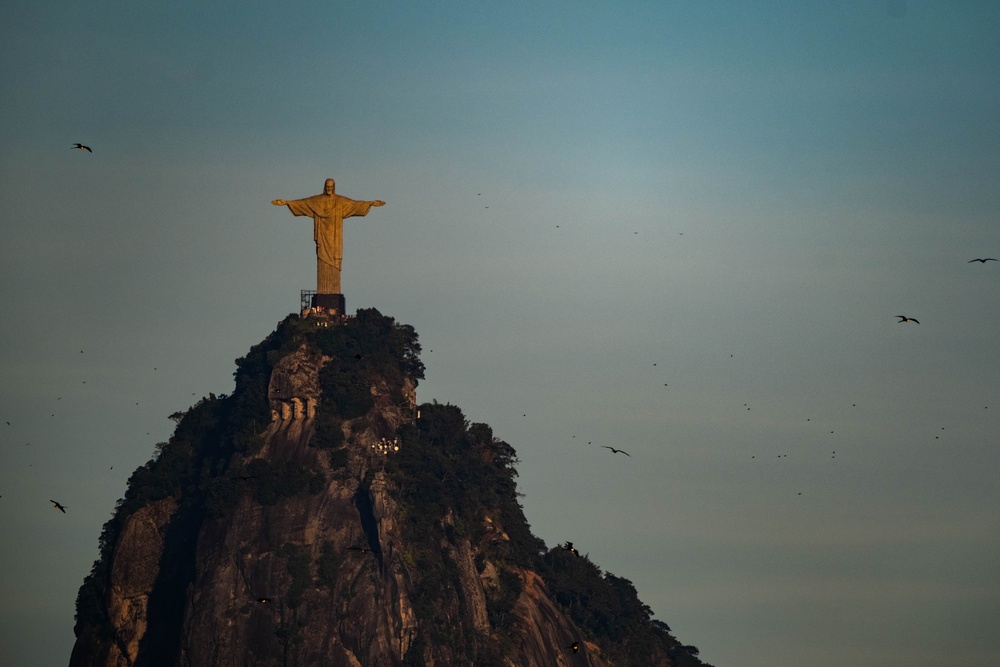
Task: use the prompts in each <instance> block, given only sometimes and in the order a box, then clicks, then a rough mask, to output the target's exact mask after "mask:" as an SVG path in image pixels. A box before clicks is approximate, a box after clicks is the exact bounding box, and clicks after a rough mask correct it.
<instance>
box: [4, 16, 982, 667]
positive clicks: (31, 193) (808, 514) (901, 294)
mask: <svg viewBox="0 0 1000 667" xmlns="http://www.w3.org/2000/svg"><path fill="white" fill-rule="evenodd" d="M487 5H489V6H487ZM751 6H752V7H753V8H752V9H751V8H750V7H751ZM998 27H1000V5H997V4H996V3H993V2H988V1H986V0H983V1H980V2H973V1H971V0H970V1H967V2H944V1H941V2H931V1H927V2H921V1H917V0H911V1H909V2H907V1H906V0H888V1H885V0H870V1H855V2H847V1H837V0H824V1H823V2H801V1H800V0H788V1H786V2H752V3H751V2H735V1H731V2H723V1H717V2H713V1H711V0H708V1H704V2H702V1H695V0H690V1H687V2H671V1H667V0H661V1H655V2H654V1H650V2H631V3H621V2H616V3H611V2H608V3H596V2H579V1H578V2H547V3H546V2H543V3H539V2H503V3H478V2H467V1H465V2H444V1H435V2H416V1H414V2H392V3H388V2H372V1H368V2H364V3H361V2H357V3H344V2H330V3H324V2H284V3H273V2H247V1H244V2H216V3H207V2H193V1H177V2H169V3H168V2H152V1H149V0H132V1H129V2H121V1H115V2H110V1H106V0H105V1H99V0H95V1H91V2H79V3H66V2H59V3H56V2H45V1H41V2H40V1H38V0H32V1H31V2H29V1H27V0H7V1H6V2H4V3H3V4H2V5H0V222H2V225H3V228H2V229H3V243H2V244H0V310H2V312H3V315H4V317H3V327H2V330H0V377H2V378H3V382H2V383H0V433H2V438H0V662H3V664H5V665H18V666H21V665H24V666H28V667H34V666H36V665H37V666H45V667H48V666H50V665H64V664H66V663H67V662H68V660H69V654H70V649H71V647H72V643H73V639H74V638H73V633H72V626H73V612H74V601H75V598H76V593H77V590H78V588H79V586H80V584H81V583H82V581H83V578H84V576H85V575H86V574H87V573H88V572H89V571H90V567H91V564H92V562H93V560H94V559H95V558H96V556H97V542H98V536H99V534H100V529H101V526H102V524H103V523H104V522H105V521H106V520H107V519H108V518H109V517H110V515H111V512H112V510H113V508H114V505H115V501H116V500H117V499H118V498H120V497H121V496H122V494H123V493H124V490H125V482H126V480H127V478H128V476H129V474H130V473H131V472H132V471H133V470H134V469H135V468H136V467H137V466H138V465H141V464H142V463H144V462H145V461H147V460H148V459H149V458H150V457H151V456H152V455H153V453H154V446H155V444H156V443H157V442H161V441H164V440H166V439H167V438H168V437H169V435H170V433H171V432H172V427H173V426H174V424H173V422H171V421H170V420H169V419H168V418H167V417H168V415H170V414H171V413H173V412H175V411H178V410H183V409H186V408H187V407H189V406H190V405H191V404H192V403H194V402H195V401H196V400H198V398H200V397H201V396H204V395H207V394H208V393H210V392H212V393H216V394H220V393H228V392H230V391H232V388H233V380H232V373H233V371H234V370H235V365H234V363H233V360H234V359H236V358H237V357H240V356H243V354H245V353H246V351H247V350H248V349H249V347H250V346H251V345H252V344H255V343H257V342H258V341H260V340H261V339H262V338H264V336H266V335H267V334H268V333H269V332H270V331H271V330H272V328H273V326H274V324H275V323H276V322H277V321H278V320H280V319H282V318H283V317H285V316H286V315H287V314H288V313H290V312H293V311H297V310H298V304H299V290H301V289H312V288H313V287H314V285H315V254H314V249H313V241H312V230H311V227H312V225H311V222H310V221H309V220H307V219H303V218H294V217H292V216H291V215H290V214H289V212H288V211H287V209H284V208H276V207H273V206H271V205H270V204H269V202H270V200H272V199H275V198H285V199H294V198H300V197H306V196H310V195H313V194H317V193H319V192H321V191H322V186H323V180H324V179H325V178H327V177H333V178H335V179H336V180H337V190H338V192H339V193H341V194H344V195H346V196H348V197H352V198H355V199H376V198H378V199H384V200H386V202H387V205H386V206H385V207H384V208H380V209H374V210H373V211H372V212H371V213H370V214H369V216H368V217H367V218H356V219H353V220H348V221H347V222H346V223H345V260H344V274H343V286H344V293H345V295H346V299H347V307H348V310H349V311H350V312H353V311H354V310H355V309H357V308H367V307H375V308H378V309H379V310H380V311H381V312H382V313H384V314H387V315H391V316H393V317H395V318H396V319H397V320H398V321H400V322H403V323H406V324H411V325H413V326H414V327H415V328H416V330H417V331H418V333H419V334H420V337H421V342H422V344H423V347H424V354H423V360H424V362H425V363H426V365H427V378H426V380H425V381H424V382H422V383H421V385H420V387H419V388H418V393H417V397H418V400H419V401H421V402H424V401H430V400H432V399H436V400H438V401H440V402H450V403H455V404H457V405H459V406H460V407H461V408H462V409H463V410H464V412H465V414H466V416H467V418H468V419H469V420H471V421H482V422H486V423H488V424H490V425H491V426H493V428H494V432H495V434H496V435H497V436H498V437H500V438H502V439H504V440H506V441H507V442H509V443H510V444H511V445H513V446H514V447H515V448H516V449H517V451H518V453H519V456H520V459H521V465H520V472H521V477H520V489H521V491H522V492H523V493H524V494H525V495H524V498H523V499H522V501H523V504H524V508H525V512H526V514H527V516H528V519H529V521H530V522H531V525H532V527H533V529H534V532H535V533H536V534H537V535H538V536H539V537H541V538H542V539H544V540H545V541H546V543H548V544H549V545H555V544H556V543H558V542H561V541H564V540H572V541H573V542H574V544H576V546H577V547H578V548H579V549H580V550H581V552H584V553H589V555H590V557H591V558H592V559H593V560H594V561H595V562H596V563H597V564H598V565H600V566H601V567H602V568H604V569H605V570H608V571H610V572H613V573H615V574H617V575H619V576H622V577H626V578H628V579H630V580H631V581H632V582H634V583H635V585H636V588H637V590H638V591H639V595H640V597H641V598H642V600H643V601H644V602H645V603H646V604H648V605H649V606H650V607H651V608H652V609H653V610H654V612H655V613H656V615H657V617H658V618H660V619H662V620H664V621H666V622H667V623H668V624H670V626H671V627H672V628H673V630H674V633H675V634H676V635H677V637H678V638H679V639H680V640H681V641H682V642H684V643H687V644H694V645H697V646H698V647H699V648H700V649H701V657H702V658H703V659H704V660H706V661H708V662H711V663H714V664H715V665H717V666H718V667H735V666H737V665H739V666H740V667H800V666H802V665H809V666H811V667H833V666H834V665H837V666H839V665H843V664H855V665H878V666H880V667H897V666H898V667H902V666H904V665H905V666H906V667H930V666H931V665H934V666H937V665H942V664H955V665H958V664H960V665H963V666H966V667H978V666H984V667H985V666H990V667H992V666H995V665H997V664H1000V633H998V632H997V630H996V627H995V626H996V621H997V619H998V618H1000V484H997V481H996V476H997V470H998V464H1000V437H998V436H997V433H998V427H1000V382H998V377H1000V262H995V263H994V262H988V263H985V264H981V263H978V262H977V263H971V264H970V263H969V260H970V259H973V258H976V257H984V258H985V257H998V258H1000V229H998V226H997V211H998V209H1000V187H998V176H1000V125H998V109H1000V39H998V38H997V30H998ZM75 142H82V143H84V144H87V145H89V146H91V147H92V148H93V153H92V154H91V153H87V152H84V151H78V150H70V146H71V145H72V144H73V143H75ZM896 315H906V316H909V317H914V318H916V319H918V320H919V321H920V324H913V323H902V324H900V323H897V318H896V317H895V316H896ZM6 422H9V425H8V424H7V423H6ZM603 445H609V446H615V447H618V448H621V449H625V450H626V451H628V452H629V453H630V454H631V457H629V458H627V457H624V456H622V455H613V454H612V453H611V452H610V451H609V450H607V449H602V448H601V447H602V446H603ZM49 499H55V500H58V501H59V502H61V503H63V504H64V505H66V506H67V508H68V509H67V513H66V514H65V515H63V514H61V513H60V512H58V511H57V510H55V509H54V508H53V507H52V506H51V504H50V503H49Z"/></svg>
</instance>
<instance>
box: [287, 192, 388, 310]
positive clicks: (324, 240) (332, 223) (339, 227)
mask: <svg viewBox="0 0 1000 667" xmlns="http://www.w3.org/2000/svg"><path fill="white" fill-rule="evenodd" d="M286 205H287V206H288V210H289V211H291V212H292V215H307V216H309V217H310V218H312V219H313V240H314V241H316V291H317V292H319V293H320V294H340V267H341V262H342V261H343V259H344V218H351V217H354V216H358V215H361V216H364V215H368V211H369V210H370V209H371V206H372V203H371V202H368V201H354V200H353V199H348V198H347V197H341V196H340V195H338V194H335V195H333V196H329V195H326V194H322V195H315V196H313V197H306V198H305V199H296V200H294V201H290V202H286Z"/></svg>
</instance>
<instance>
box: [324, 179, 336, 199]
mask: <svg viewBox="0 0 1000 667" xmlns="http://www.w3.org/2000/svg"><path fill="white" fill-rule="evenodd" d="M336 189H337V184H336V183H335V182H334V180H333V179H332V178H328V179H326V183H324V184H323V194H325V195H326V196H328V197H332V196H333V193H334V191H335V190H336Z"/></svg>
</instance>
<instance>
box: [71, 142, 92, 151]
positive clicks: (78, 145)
mask: <svg viewBox="0 0 1000 667" xmlns="http://www.w3.org/2000/svg"><path fill="white" fill-rule="evenodd" d="M73 148H77V149H79V150H81V151H87V152H88V153H93V152H94V151H92V150H90V146H84V145H83V144H73V146H72V148H71V149H70V150H72V149H73Z"/></svg>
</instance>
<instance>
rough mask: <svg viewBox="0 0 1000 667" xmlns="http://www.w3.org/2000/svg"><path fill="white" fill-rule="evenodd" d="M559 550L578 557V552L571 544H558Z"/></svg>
mask: <svg viewBox="0 0 1000 667" xmlns="http://www.w3.org/2000/svg"><path fill="white" fill-rule="evenodd" d="M559 548H560V549H562V550H563V551H568V552H570V553H571V554H573V555H574V556H576V557H577V558H579V557H580V552H579V551H577V550H576V547H574V546H573V543H572V542H567V543H566V544H560V545H559Z"/></svg>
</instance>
